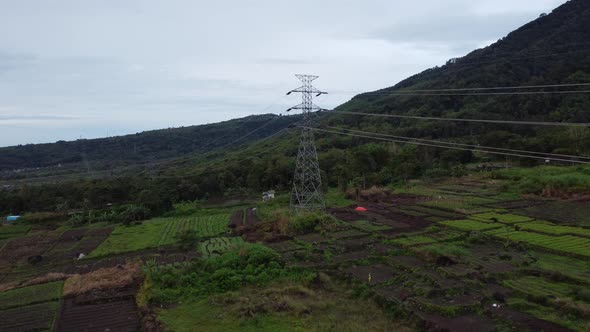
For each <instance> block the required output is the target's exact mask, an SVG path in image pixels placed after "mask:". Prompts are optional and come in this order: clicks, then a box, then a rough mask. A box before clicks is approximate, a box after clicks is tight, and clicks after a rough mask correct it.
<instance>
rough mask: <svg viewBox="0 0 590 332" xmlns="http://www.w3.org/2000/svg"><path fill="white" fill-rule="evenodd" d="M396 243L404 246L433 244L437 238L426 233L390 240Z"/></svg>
mask: <svg viewBox="0 0 590 332" xmlns="http://www.w3.org/2000/svg"><path fill="white" fill-rule="evenodd" d="M389 242H391V243H395V244H401V245H403V246H414V245H420V244H431V243H435V242H436V240H435V239H433V238H430V237H428V236H424V235H410V236H409V237H400V238H396V239H393V240H391V241H389Z"/></svg>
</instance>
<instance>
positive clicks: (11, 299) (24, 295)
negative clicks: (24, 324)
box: [0, 281, 63, 310]
mask: <svg viewBox="0 0 590 332" xmlns="http://www.w3.org/2000/svg"><path fill="white" fill-rule="evenodd" d="M62 288H63V282H62V281H56V282H50V283H45V284H40V285H34V286H29V287H24V288H17V289H13V290H9V291H5V292H1V293H0V310H2V309H7V308H13V307H22V306H26V305H29V304H35V303H40V302H48V301H53V300H58V299H59V298H60V297H61V294H62Z"/></svg>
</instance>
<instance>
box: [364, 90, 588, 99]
mask: <svg viewBox="0 0 590 332" xmlns="http://www.w3.org/2000/svg"><path fill="white" fill-rule="evenodd" d="M586 93H590V90H557V91H518V92H464V93H430V92H423V93H414V92H409V93H406V92H403V91H399V92H374V93H372V92H367V93H363V94H361V96H363V95H370V96H372V95H378V96H411V97H417V96H426V97H437V96H442V97H452V96H455V97H457V96H463V97H465V96H474V97H475V96H523V95H554V94H566V95H567V94H586Z"/></svg>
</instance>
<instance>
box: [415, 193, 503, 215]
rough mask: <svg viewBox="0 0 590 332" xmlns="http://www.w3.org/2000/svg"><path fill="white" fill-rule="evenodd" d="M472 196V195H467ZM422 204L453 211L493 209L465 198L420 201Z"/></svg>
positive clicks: (467, 211) (484, 210) (465, 211)
mask: <svg viewBox="0 0 590 332" xmlns="http://www.w3.org/2000/svg"><path fill="white" fill-rule="evenodd" d="M465 198H471V197H465ZM419 204H420V205H422V206H428V207H433V208H437V209H442V210H448V211H452V212H462V213H468V214H470V213H482V212H486V211H490V210H492V208H488V207H482V206H479V205H477V204H474V203H471V202H469V200H464V199H457V198H452V199H439V200H433V201H429V202H423V203H419Z"/></svg>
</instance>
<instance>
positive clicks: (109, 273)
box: [64, 262, 141, 296]
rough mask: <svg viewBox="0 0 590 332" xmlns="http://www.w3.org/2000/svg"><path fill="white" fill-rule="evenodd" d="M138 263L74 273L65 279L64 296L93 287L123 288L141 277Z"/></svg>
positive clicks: (83, 291) (80, 292) (77, 293)
mask: <svg viewBox="0 0 590 332" xmlns="http://www.w3.org/2000/svg"><path fill="white" fill-rule="evenodd" d="M140 266H141V265H140V263H138V262H135V263H127V264H125V265H118V266H115V267H109V268H104V269H99V270H96V271H92V272H90V273H86V274H83V275H80V274H75V275H73V276H72V277H71V278H69V279H67V280H66V283H65V285H64V296H72V295H79V294H84V293H86V292H88V291H91V290H93V289H109V288H123V287H127V286H130V285H132V284H134V283H136V282H138V281H139V280H140V279H141V269H140Z"/></svg>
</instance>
